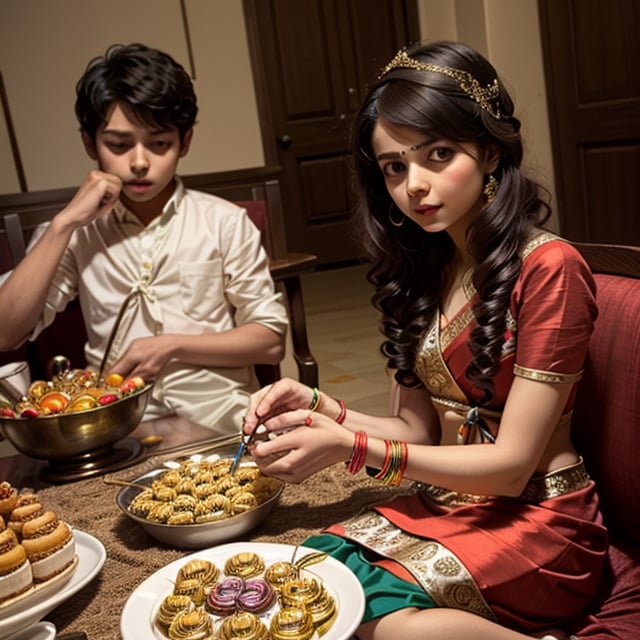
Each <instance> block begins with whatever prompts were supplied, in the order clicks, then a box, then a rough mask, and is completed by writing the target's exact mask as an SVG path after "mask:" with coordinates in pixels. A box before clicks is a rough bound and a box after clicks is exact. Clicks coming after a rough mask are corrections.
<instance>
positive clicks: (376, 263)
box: [353, 42, 550, 404]
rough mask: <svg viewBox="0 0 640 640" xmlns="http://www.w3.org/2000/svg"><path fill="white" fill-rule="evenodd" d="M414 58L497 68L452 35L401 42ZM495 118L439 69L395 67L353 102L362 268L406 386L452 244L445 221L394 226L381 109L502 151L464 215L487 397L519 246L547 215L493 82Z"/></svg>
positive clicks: (411, 381)
mask: <svg viewBox="0 0 640 640" xmlns="http://www.w3.org/2000/svg"><path fill="white" fill-rule="evenodd" d="M407 53H408V55H409V56H411V57H412V58H414V59H417V60H420V61H422V62H425V63H432V64H437V65H440V66H445V67H449V68H453V69H459V70H465V71H468V72H469V73H470V74H471V75H472V76H473V77H474V78H475V79H476V80H478V82H479V83H480V85H481V86H483V87H485V86H487V85H489V84H491V83H492V82H493V81H494V80H495V79H496V78H497V77H498V76H497V73H496V71H495V69H494V68H493V67H492V65H491V64H490V63H489V62H488V61H487V60H486V59H485V58H484V57H483V56H481V55H480V54H479V53H478V52H476V51H475V50H473V49H471V48H469V47H468V46H466V45H464V44H461V43H458V42H435V43H431V44H428V45H420V46H414V47H411V48H408V49H407ZM491 106H492V108H494V109H499V112H500V118H499V119H498V118H495V117H494V116H493V115H492V114H491V113H490V112H489V111H488V110H487V109H483V108H481V106H480V105H479V104H478V103H477V102H475V101H474V100H473V99H472V98H470V96H469V95H468V94H467V93H465V92H464V91H463V90H462V89H461V88H460V86H459V84H458V82H457V81H456V80H455V79H454V78H451V77H449V76H448V75H445V74H442V73H434V72H425V71H423V70H415V69H405V68H394V69H392V70H390V71H388V72H387V73H385V74H384V75H383V77H382V78H381V79H380V80H379V81H378V82H377V83H376V84H375V85H374V86H373V87H372V88H371V90H370V92H369V94H368V96H367V98H366V99H365V101H364V103H363V105H362V107H361V108H360V110H359V112H358V114H357V116H356V120H355V124H354V132H353V163H354V177H355V187H356V190H357V191H358V193H359V206H358V213H357V215H356V217H355V220H356V223H357V224H358V236H359V237H360V238H361V239H362V241H363V244H364V249H365V251H366V254H367V255H368V257H369V258H370V259H371V262H372V266H371V268H370V270H369V271H368V274H367V278H368V280H369V281H370V282H371V283H372V284H373V285H374V286H375V293H374V295H373V298H372V302H373V304H374V306H375V307H376V308H377V309H378V310H379V311H380V312H381V313H382V331H383V333H384V335H385V338H386V339H385V341H384V342H383V344H382V346H381V351H382V353H383V355H384V356H385V357H386V358H387V360H388V366H389V368H390V369H393V370H395V371H396V373H395V378H396V380H397V381H398V383H399V384H401V385H403V386H406V387H416V386H420V385H421V382H420V379H419V378H418V376H417V375H416V373H415V370H414V364H415V358H416V350H417V347H418V342H419V340H420V338H421V336H422V335H423V333H424V331H425V330H426V328H427V326H428V325H429V324H430V322H431V321H432V319H433V317H434V314H435V313H436V312H437V309H438V304H439V300H440V296H441V292H442V289H443V287H444V286H445V285H446V283H447V279H448V277H449V275H450V273H449V265H450V263H451V259H452V257H453V254H454V251H455V247H454V244H453V241H452V240H451V239H450V237H449V235H448V234H447V233H446V232H445V231H441V232H437V233H427V232H424V231H423V230H422V229H421V228H420V227H419V226H418V225H416V224H415V223H413V222H412V221H411V220H409V219H408V218H407V219H406V220H405V222H404V224H403V225H402V226H401V227H396V226H393V225H392V224H391V223H390V220H389V211H390V207H391V206H392V205H393V201H392V199H391V197H390V195H389V193H388V191H387V188H386V186H385V180H384V175H383V173H382V171H381V170H380V168H379V166H378V164H377V162H376V160H375V154H374V152H373V149H372V143H371V139H372V133H373V129H374V126H375V124H376V122H377V120H378V118H379V117H384V118H385V119H386V120H387V121H389V122H391V123H393V124H395V125H399V126H406V127H411V128H413V129H416V130H419V131H421V132H423V133H425V134H426V135H425V137H427V138H433V139H435V138H437V139H441V138H442V139H447V140H451V141H452V142H456V143H465V142H473V143H475V144H476V145H478V147H479V148H480V150H481V152H482V151H484V150H486V149H488V148H489V146H490V145H492V146H493V147H494V148H497V149H498V151H499V164H498V166H497V168H496V170H495V171H494V172H493V175H494V176H495V178H496V179H497V180H498V182H499V189H498V192H497V194H496V196H495V198H494V199H493V200H492V201H491V202H490V203H487V204H486V205H485V206H484V207H483V209H482V211H481V213H480V214H479V215H478V216H477V218H476V219H475V220H474V221H473V223H472V224H471V226H470V228H469V230H468V233H467V247H468V251H469V253H470V255H471V256H472V257H473V259H474V261H475V266H474V269H473V274H472V282H473V285H474V286H475V288H476V290H477V292H478V298H477V302H475V304H474V306H473V313H474V315H475V318H476V320H477V325H476V326H475V327H474V329H473V331H472V333H471V338H470V343H469V347H470V349H471V353H472V360H471V361H470V362H469V365H468V367H467V371H466V374H467V376H468V378H469V379H470V380H471V381H472V383H473V384H474V386H475V387H477V388H478V389H479V390H480V391H481V394H482V399H481V401H480V403H481V404H486V403H489V402H490V401H491V399H492V397H493V390H494V385H493V376H494V375H495V373H496V372H497V369H498V367H499V361H500V355H501V350H502V346H503V343H504V335H505V331H506V319H507V318H506V312H507V310H508V308H509V300H510V296H511V292H512V290H513V287H514V284H515V282H516V279H517V278H518V275H519V273H520V269H521V266H522V264H521V258H520V250H521V248H522V247H523V245H524V243H525V242H526V240H527V239H528V238H529V237H530V234H531V231H532V228H533V227H540V226H542V225H543V224H544V223H545V222H546V220H547V219H548V218H549V215H550V208H549V205H548V203H547V200H546V199H543V198H542V195H543V194H544V189H542V187H541V186H540V185H538V184H537V183H535V182H534V181H533V180H531V179H529V178H527V177H526V176H525V175H524V174H523V173H522V171H521V170H520V164H521V162H522V155H523V148H522V139H521V136H520V121H519V120H518V119H517V118H516V117H514V115H513V110H514V108H513V102H512V100H511V97H510V96H509V94H508V93H507V91H506V90H505V88H504V85H503V84H502V83H501V82H500V93H499V95H498V96H497V97H496V98H495V99H493V100H492V101H491Z"/></svg>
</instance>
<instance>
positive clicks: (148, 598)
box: [120, 542, 365, 640]
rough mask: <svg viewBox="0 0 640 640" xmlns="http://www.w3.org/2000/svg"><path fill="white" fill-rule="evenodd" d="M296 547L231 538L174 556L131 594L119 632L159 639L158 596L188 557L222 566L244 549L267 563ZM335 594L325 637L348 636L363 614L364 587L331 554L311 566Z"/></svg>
mask: <svg viewBox="0 0 640 640" xmlns="http://www.w3.org/2000/svg"><path fill="white" fill-rule="evenodd" d="M295 549H296V547H294V546H293V545H289V544H276V543H270V542H232V543H230V544H223V545H220V546H217V547H211V548H210V549H203V550H202V551H199V552H197V553H193V554H191V555H189V556H185V557H184V558H180V559H179V560H174V561H173V562H171V563H170V564H168V565H166V566H165V567H163V568H162V569H160V570H158V571H156V572H155V573H154V574H153V575H151V576H149V577H148V578H147V579H146V580H145V581H144V582H142V583H141V584H140V585H139V586H138V587H137V588H136V590H135V591H134V592H133V593H132V594H131V595H130V596H129V598H128V600H127V602H126V603H125V605H124V609H123V610H122V616H121V617H120V632H121V634H122V638H123V640H157V638H158V637H163V636H161V635H157V634H156V633H155V632H154V627H153V621H152V616H153V612H154V611H155V609H156V607H157V603H158V601H159V599H161V598H162V597H163V596H165V595H168V594H169V593H171V583H172V582H173V581H174V580H175V577H176V575H177V573H178V570H179V569H180V568H181V567H182V566H183V565H185V564H186V563H187V562H189V560H192V559H194V558H200V559H203V560H209V561H210V562H213V563H214V564H215V565H216V566H218V567H223V566H224V563H225V562H226V560H227V558H230V557H231V556H232V555H235V554H236V553H240V552H242V551H253V552H255V553H257V554H258V555H259V556H261V557H262V558H263V559H264V561H265V564H266V565H270V564H273V563H274V562H280V561H287V560H291V558H292V557H293V553H294V551H295ZM314 551H316V550H315V549H311V548H309V547H298V550H297V552H296V560H298V559H299V558H301V557H303V556H305V555H307V554H308V553H313V552H314ZM309 570H310V571H311V570H312V571H313V573H314V574H316V575H317V576H318V577H319V578H320V579H321V580H322V582H323V584H325V585H326V586H327V587H328V588H329V589H330V591H331V592H332V593H333V594H335V597H336V600H337V602H336V604H337V607H338V615H337V617H336V619H335V621H334V623H333V624H332V625H331V627H330V628H329V630H328V631H327V632H326V633H325V634H324V635H323V636H322V640H347V639H348V638H351V637H352V636H353V633H354V632H355V630H356V629H357V628H358V626H359V625H360V621H361V620H362V616H363V614H364V605H365V600H364V591H363V590H362V586H361V585H360V583H359V582H358V579H357V578H356V577H355V575H354V574H353V573H352V572H351V570H350V569H348V568H347V567H346V566H345V565H343V564H342V563H341V562H338V560H336V559H335V558H332V557H331V556H328V557H327V558H326V559H325V560H323V561H322V562H319V563H318V564H314V565H313V566H311V567H309Z"/></svg>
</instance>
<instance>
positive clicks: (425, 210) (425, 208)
mask: <svg viewBox="0 0 640 640" xmlns="http://www.w3.org/2000/svg"><path fill="white" fill-rule="evenodd" d="M441 206H442V205H439V204H438V205H420V206H419V207H416V208H415V209H414V211H415V212H416V213H417V214H418V215H419V216H430V215H432V214H434V213H435V212H436V211H438V210H439V209H440V207H441Z"/></svg>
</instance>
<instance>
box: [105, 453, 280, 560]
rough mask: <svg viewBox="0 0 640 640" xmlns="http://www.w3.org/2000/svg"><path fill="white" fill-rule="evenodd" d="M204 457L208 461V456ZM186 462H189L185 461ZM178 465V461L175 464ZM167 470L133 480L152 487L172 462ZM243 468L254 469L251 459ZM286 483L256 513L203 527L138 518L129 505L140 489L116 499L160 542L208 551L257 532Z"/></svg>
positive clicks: (129, 489) (126, 490)
mask: <svg viewBox="0 0 640 640" xmlns="http://www.w3.org/2000/svg"><path fill="white" fill-rule="evenodd" d="M208 455H210V456H214V457H215V458H229V457H233V454H232V453H228V455H227V454H225V453H211V451H209V452H208ZM202 457H203V455H198V456H192V457H191V459H199V458H202ZM204 457H207V456H206V455H205V456H204ZM183 460H186V458H183ZM175 462H179V461H175ZM165 465H166V466H162V467H157V468H155V469H153V470H151V471H149V472H148V473H145V474H144V475H142V476H140V477H139V478H137V479H135V480H133V482H134V483H135V484H136V485H146V486H150V485H151V484H152V483H153V481H154V480H156V479H158V478H159V477H160V476H161V475H162V474H163V473H165V472H166V471H167V470H168V469H169V468H171V466H172V461H170V462H168V463H165ZM240 465H241V466H242V465H254V466H255V463H254V462H252V461H251V460H250V459H246V458H245V459H244V460H243V461H241V463H240ZM284 486H285V485H284V483H283V482H281V484H280V488H279V489H278V490H277V491H276V492H275V493H274V495H273V496H271V497H270V498H269V499H268V500H266V501H265V502H263V503H261V504H260V505H258V506H257V507H255V508H254V509H250V510H249V511H245V512H244V513H241V514H238V515H234V516H230V517H228V518H225V519H223V520H217V521H215V522H207V523H201V524H162V523H158V522H151V521H149V520H146V519H145V518H142V517H140V516H137V515H135V514H133V513H131V512H130V511H129V505H130V504H131V501H132V500H133V499H134V498H135V496H136V495H138V493H140V492H141V491H142V489H140V488H139V487H131V486H129V487H124V488H122V489H120V491H119V492H118V495H117V496H116V504H117V505H118V507H120V509H121V510H122V511H123V513H124V514H125V515H126V516H127V517H128V518H130V519H131V520H133V521H134V522H137V523H138V524H139V525H140V526H141V527H142V528H143V529H145V531H147V533H149V534H150V535H151V536H153V537H154V538H156V540H159V541H160V542H162V543H164V544H166V545H168V546H170V547H176V548H178V549H205V548H207V547H211V546H214V545H217V544H220V543H222V542H227V541H229V540H234V539H238V538H240V537H242V536H243V535H244V534H246V533H247V532H249V531H251V530H252V529H255V528H256V527H257V526H258V525H259V524H260V523H261V522H262V521H263V520H264V519H265V518H266V517H267V516H268V515H269V513H271V511H272V509H273V508H274V507H275V506H276V505H277V503H278V501H279V500H280V496H281V495H282V492H283V491H284Z"/></svg>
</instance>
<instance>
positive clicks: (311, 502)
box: [38, 463, 397, 640]
mask: <svg viewBox="0 0 640 640" xmlns="http://www.w3.org/2000/svg"><path fill="white" fill-rule="evenodd" d="M148 469H149V463H143V464H140V465H138V466H137V467H132V468H130V469H128V470H126V471H122V472H119V473H118V474H113V475H112V477H115V478H119V479H122V480H130V479H134V478H136V477H138V476H140V475H142V474H143V473H145V472H146V471H147V470H148ZM118 491H119V488H118V487H116V486H112V485H106V484H105V483H104V482H103V480H102V478H95V479H90V480H83V481H81V482H76V483H73V484H69V485H61V486H54V487H48V488H46V489H41V490H40V491H39V492H38V494H39V496H40V498H41V502H42V503H43V505H44V506H45V507H48V508H52V509H55V510H56V511H57V512H58V514H59V516H60V517H61V518H62V519H64V520H66V521H67V522H69V523H70V524H72V525H73V526H74V527H75V528H76V529H80V530H81V531H84V532H86V533H89V534H91V535H92V536H94V537H96V538H98V539H99V540H100V541H101V542H102V544H104V546H105V548H106V550H107V560H106V562H105V565H104V567H103V569H102V571H101V572H100V573H99V574H98V576H97V577H96V578H95V579H94V580H93V581H92V582H91V583H89V584H88V585H87V586H86V587H85V588H84V589H82V590H81V591H80V592H79V593H78V594H76V595H75V596H73V597H72V598H70V599H69V600H67V601H65V602H64V603H63V604H61V605H60V606H59V607H58V608H57V609H55V610H54V611H52V612H51V613H49V614H48V615H47V616H46V617H45V619H46V620H50V621H51V622H53V623H54V624H55V625H56V627H57V628H58V631H59V632H60V631H65V632H70V631H85V632H86V633H87V635H88V637H89V639H90V640H115V639H117V638H120V615H121V612H122V609H123V607H124V605H125V602H126V601H127V598H128V597H129V595H130V594H131V593H132V592H133V591H134V589H135V588H136V587H137V586H138V585H139V584H140V583H141V582H142V581H143V580H144V579H145V578H147V577H148V576H150V575H151V574H153V573H154V572H155V571H157V570H158V569H160V568H161V567H163V566H164V565H166V564H168V563H169V562H172V561H174V560H177V559H179V558H181V557H183V556H185V555H188V554H190V553H194V550H179V549H171V548H168V547H165V546H163V545H162V544H161V543H158V542H157V541H156V540H155V539H154V538H152V537H151V536H149V534H147V532H146V531H145V530H144V529H142V527H140V526H139V525H138V524H137V523H135V522H133V521H131V520H130V519H128V518H127V517H126V516H125V515H124V514H123V513H122V512H121V511H120V509H119V508H118V506H117V504H116V502H115V498H116V495H117V493H118ZM396 492H397V489H394V488H391V487H387V486H384V485H382V484H381V483H380V482H379V481H375V480H372V479H370V478H368V476H366V474H364V472H361V473H359V474H358V475H356V476H352V475H350V474H349V473H348V472H347V471H346V470H345V468H344V465H336V466H335V467H332V468H329V469H326V470H325V471H323V472H321V473H319V474H317V475H316V476H314V477H313V478H310V479H308V480H307V481H306V482H304V483H302V484H300V485H287V487H286V488H285V491H284V493H283V495H282V497H281V499H280V502H279V504H278V506H277V507H276V508H275V509H274V510H273V511H272V512H271V513H270V514H269V516H268V517H267V519H266V520H265V521H264V522H263V523H262V524H261V525H259V526H258V528H257V529H255V530H253V531H252V532H251V533H249V534H247V536H246V537H245V538H244V539H246V540H254V541H259V542H279V543H287V544H298V543H300V542H302V541H303V540H304V539H305V538H307V537H309V536H310V535H313V534H315V533H317V532H319V531H321V530H322V529H323V528H324V527H325V526H327V525H329V524H332V523H334V522H338V521H340V520H343V519H345V518H347V517H349V516H351V515H353V514H354V513H356V512H357V511H359V510H360V509H362V508H363V507H365V506H367V505H369V504H372V503H377V502H382V501H384V500H386V499H388V498H389V497H391V496H392V495H393V494H395V493H396ZM150 637H151V633H150ZM140 640H143V639H142V638H141V639H140Z"/></svg>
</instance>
